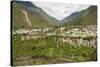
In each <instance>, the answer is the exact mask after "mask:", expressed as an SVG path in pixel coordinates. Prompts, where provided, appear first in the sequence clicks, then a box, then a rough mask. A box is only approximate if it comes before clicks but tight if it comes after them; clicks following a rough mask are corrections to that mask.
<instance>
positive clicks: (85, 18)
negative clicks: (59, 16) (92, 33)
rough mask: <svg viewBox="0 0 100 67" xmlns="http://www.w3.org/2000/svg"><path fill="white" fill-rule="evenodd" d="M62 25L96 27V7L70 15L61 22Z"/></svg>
mask: <svg viewBox="0 0 100 67" xmlns="http://www.w3.org/2000/svg"><path fill="white" fill-rule="evenodd" d="M62 24H63V25H96V24H97V6H90V7H89V8H88V9H86V10H83V11H81V12H76V13H73V14H71V15H70V16H68V17H66V18H65V19H63V20H62Z"/></svg>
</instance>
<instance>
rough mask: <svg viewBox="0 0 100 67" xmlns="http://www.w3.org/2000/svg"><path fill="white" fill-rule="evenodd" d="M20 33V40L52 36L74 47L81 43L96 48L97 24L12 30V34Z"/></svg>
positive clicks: (56, 40) (57, 40)
mask: <svg viewBox="0 0 100 67" xmlns="http://www.w3.org/2000/svg"><path fill="white" fill-rule="evenodd" d="M16 34H18V35H21V36H20V38H21V40H22V41H23V40H31V39H33V40H36V39H44V38H48V37H52V38H54V39H55V42H56V43H57V44H56V45H57V47H58V46H59V45H58V42H65V43H69V44H71V45H72V46H74V47H79V46H81V45H83V46H87V47H94V48H96V44H97V26H96V25H90V26H49V27H42V28H38V27H34V28H32V29H24V28H21V29H18V30H14V31H13V35H16Z"/></svg>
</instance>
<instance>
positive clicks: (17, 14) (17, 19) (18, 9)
mask: <svg viewBox="0 0 100 67" xmlns="http://www.w3.org/2000/svg"><path fill="white" fill-rule="evenodd" d="M12 5H13V8H12V14H13V16H12V20H13V23H12V24H13V29H19V28H30V26H29V24H28V23H27V22H26V18H25V15H24V13H23V12H22V11H23V10H24V11H25V12H27V16H28V18H29V20H30V22H31V24H32V27H34V26H35V27H43V26H51V25H54V24H53V23H51V22H49V21H48V20H46V19H45V18H43V17H42V16H41V15H40V14H39V13H38V12H37V11H35V12H31V11H29V10H27V9H26V8H24V7H22V6H21V5H19V4H17V3H15V2H13V3H12Z"/></svg>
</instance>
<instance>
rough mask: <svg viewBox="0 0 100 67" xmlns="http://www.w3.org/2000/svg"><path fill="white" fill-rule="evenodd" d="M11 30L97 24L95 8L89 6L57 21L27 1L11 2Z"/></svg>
mask: <svg viewBox="0 0 100 67" xmlns="http://www.w3.org/2000/svg"><path fill="white" fill-rule="evenodd" d="M12 6H13V8H12V17H13V18H12V19H13V23H12V24H13V29H19V28H30V27H44V26H46V27H48V26H56V25H80V24H81V25H84V24H85V25H91V24H97V7H96V6H90V7H89V8H88V9H85V10H83V11H80V12H75V13H72V14H71V15H70V16H68V17H65V18H64V19H63V20H61V21H59V20H57V19H55V18H54V17H51V16H50V15H48V14H47V13H46V12H44V11H43V10H42V9H41V8H39V7H37V6H35V5H34V4H33V3H31V2H29V1H13V2H12Z"/></svg>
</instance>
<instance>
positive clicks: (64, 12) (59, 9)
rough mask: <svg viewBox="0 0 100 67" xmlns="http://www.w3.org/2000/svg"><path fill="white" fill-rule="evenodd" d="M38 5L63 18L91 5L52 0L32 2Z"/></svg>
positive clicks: (47, 11) (56, 16)
mask: <svg viewBox="0 0 100 67" xmlns="http://www.w3.org/2000/svg"><path fill="white" fill-rule="evenodd" d="M32 3H34V4H35V5H36V6H38V7H40V8H41V9H43V10H44V11H45V12H46V13H47V14H49V15H50V16H52V17H54V18H56V19H58V20H62V19H64V18H65V17H67V16H69V15H70V14H72V13H74V12H79V11H81V10H84V9H86V8H88V7H89V5H76V4H66V3H54V2H53V3H51V2H32Z"/></svg>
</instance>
